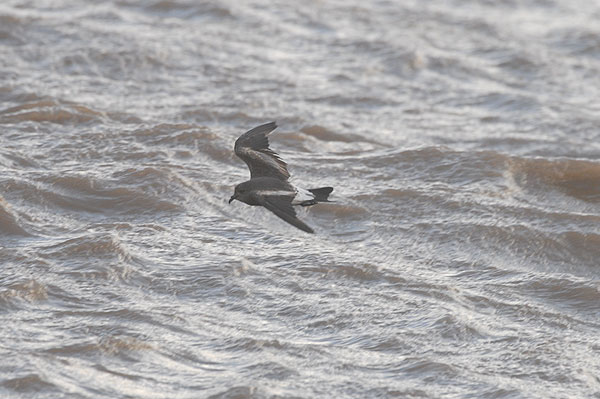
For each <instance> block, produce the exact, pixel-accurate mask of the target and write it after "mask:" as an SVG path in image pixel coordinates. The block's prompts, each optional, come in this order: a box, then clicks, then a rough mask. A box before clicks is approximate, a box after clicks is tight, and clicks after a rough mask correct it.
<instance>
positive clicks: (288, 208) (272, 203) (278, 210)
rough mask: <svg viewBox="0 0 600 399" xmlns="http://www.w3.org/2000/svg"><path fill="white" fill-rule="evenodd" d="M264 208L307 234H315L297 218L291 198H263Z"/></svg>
mask: <svg viewBox="0 0 600 399" xmlns="http://www.w3.org/2000/svg"><path fill="white" fill-rule="evenodd" d="M259 201H260V203H261V204H262V206H264V207H265V208H267V209H268V210H270V211H271V212H273V213H274V214H275V215H277V216H279V217H280V218H282V219H283V220H285V221H286V222H288V223H289V224H291V225H292V226H296V227H297V228H299V229H300V230H302V231H305V232H307V233H314V230H313V229H311V228H310V227H309V226H307V225H306V224H305V223H304V222H302V221H301V220H300V219H298V218H297V217H296V211H295V210H294V208H293V207H292V197H291V196H283V195H281V196H261V197H260V199H259Z"/></svg>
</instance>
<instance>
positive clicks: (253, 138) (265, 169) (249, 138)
mask: <svg viewBox="0 0 600 399" xmlns="http://www.w3.org/2000/svg"><path fill="white" fill-rule="evenodd" d="M276 127H277V124H276V123H275V122H269V123H265V124H264V125H260V126H257V127H255V128H254V129H251V130H249V131H247V132H246V133H244V134H242V135H241V136H240V137H239V138H238V139H237V140H236V142H235V146H234V151H235V154H236V155H237V156H238V157H240V158H241V159H242V160H243V161H244V162H245V163H246V165H248V169H250V178H252V179H253V178H255V177H275V178H278V179H283V180H287V179H288V178H289V177H290V173H289V172H288V170H287V164H286V163H285V162H284V161H283V160H282V159H281V158H279V155H277V154H276V153H275V152H274V151H273V150H271V149H270V148H269V139H268V137H267V136H268V135H269V134H270V133H271V132H272V131H273V130H275V128H276Z"/></svg>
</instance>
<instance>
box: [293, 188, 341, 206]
mask: <svg viewBox="0 0 600 399" xmlns="http://www.w3.org/2000/svg"><path fill="white" fill-rule="evenodd" d="M308 191H310V192H311V193H312V194H313V195H314V196H315V198H314V199H313V200H310V201H304V202H303V203H301V204H300V205H302V206H309V205H314V204H316V203H317V202H331V201H329V200H328V199H327V198H329V194H331V192H332V191H333V187H321V188H309V189H308Z"/></svg>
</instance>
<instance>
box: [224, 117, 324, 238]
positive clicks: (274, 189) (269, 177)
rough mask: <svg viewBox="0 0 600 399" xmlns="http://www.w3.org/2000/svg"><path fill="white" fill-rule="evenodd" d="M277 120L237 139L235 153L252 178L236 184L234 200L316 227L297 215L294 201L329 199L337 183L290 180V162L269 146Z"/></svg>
mask: <svg viewBox="0 0 600 399" xmlns="http://www.w3.org/2000/svg"><path fill="white" fill-rule="evenodd" d="M276 127H277V124H275V122H269V123H265V124H264V125H260V126H257V127H255V128H254V129H251V130H249V131H247V132H246V133H244V134H242V135H241V136H240V137H239V138H238V139H237V140H236V142H235V146H234V151H235V155H237V156H238V157H240V158H241V159H242V161H244V162H246V165H248V169H250V180H248V181H245V182H243V183H240V184H238V185H237V186H235V191H234V193H233V195H232V196H231V198H230V199H229V203H230V204H231V201H233V200H238V201H241V202H244V203H246V204H248V205H252V206H264V207H265V208H267V209H268V210H270V211H271V212H273V213H274V214H275V215H277V216H279V217H280V218H281V219H283V220H285V221H286V222H288V223H289V224H291V225H293V226H295V227H297V228H299V229H300V230H302V231H305V232H307V233H314V230H313V229H312V228H310V227H309V226H308V225H306V224H305V223H304V222H302V221H301V220H300V219H298V217H297V216H296V211H295V210H294V208H293V205H301V206H309V205H314V204H317V203H319V202H330V201H328V199H327V198H328V197H329V194H330V193H331V192H332V191H333V187H321V188H312V189H308V190H305V189H302V188H300V187H295V186H293V185H292V184H290V183H289V182H288V179H289V177H290V173H289V172H288V170H287V164H286V163H285V162H284V161H283V160H282V159H281V158H280V157H279V155H277V154H276V153H275V152H274V151H273V150H271V149H270V148H269V139H268V137H267V136H268V135H269V134H270V133H271V132H272V131H273V130H275V128H276Z"/></svg>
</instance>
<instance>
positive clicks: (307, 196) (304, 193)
mask: <svg viewBox="0 0 600 399" xmlns="http://www.w3.org/2000/svg"><path fill="white" fill-rule="evenodd" d="M294 188H295V189H296V196H295V197H294V199H293V200H292V205H300V204H301V203H303V202H305V201H312V200H314V199H315V195H314V194H313V193H311V192H310V191H308V190H305V189H303V188H300V187H294Z"/></svg>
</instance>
